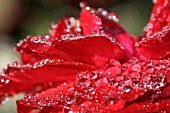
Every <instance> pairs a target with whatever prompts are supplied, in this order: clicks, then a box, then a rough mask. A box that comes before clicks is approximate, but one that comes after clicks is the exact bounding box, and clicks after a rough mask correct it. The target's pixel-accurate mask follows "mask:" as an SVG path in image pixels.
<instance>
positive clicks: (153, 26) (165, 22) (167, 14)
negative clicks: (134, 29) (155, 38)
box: [146, 0, 170, 38]
mask: <svg viewBox="0 0 170 113" xmlns="http://www.w3.org/2000/svg"><path fill="white" fill-rule="evenodd" d="M165 26H170V0H155V5H154V8H153V10H152V14H151V17H150V22H149V24H148V26H147V27H146V37H147V38H149V37H150V36H152V35H153V34H154V33H155V32H159V31H161V30H162V29H163V27H165Z"/></svg>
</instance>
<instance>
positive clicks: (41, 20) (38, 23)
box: [0, 0, 153, 113]
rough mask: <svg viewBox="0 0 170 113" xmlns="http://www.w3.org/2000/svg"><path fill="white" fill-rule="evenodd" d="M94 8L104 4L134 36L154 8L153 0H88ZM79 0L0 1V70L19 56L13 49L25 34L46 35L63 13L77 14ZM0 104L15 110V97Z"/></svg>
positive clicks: (2, 109)
mask: <svg viewBox="0 0 170 113" xmlns="http://www.w3.org/2000/svg"><path fill="white" fill-rule="evenodd" d="M88 1H89V3H90V4H91V5H92V6H93V7H104V8H105V9H107V10H109V11H113V12H115V13H117V15H118V16H119V19H120V23H121V24H122V25H123V26H124V27H125V29H126V30H127V31H128V32H129V33H131V34H133V35H136V36H140V35H142V33H143V28H144V26H146V24H147V23H148V19H149V16H150V13H151V10H152V7H153V3H152V0H88ZM79 2H80V0H0V69H2V68H3V67H5V66H6V64H8V63H11V62H13V61H15V60H19V55H18V54H17V53H16V52H14V51H13V50H12V48H13V47H14V46H15V44H16V43H17V42H18V41H19V40H20V39H23V38H24V37H25V36H26V35H28V34H32V35H37V34H48V30H49V28H50V25H51V23H52V22H57V21H59V20H60V19H61V18H62V17H63V16H65V15H69V16H74V17H77V18H78V16H79V11H80V8H79ZM22 96H23V95H22V94H21V95H19V96H16V97H15V98H12V99H11V100H10V101H9V102H8V103H7V104H5V105H3V106H0V113H15V112H16V110H15V109H16V108H15V107H16V106H15V100H16V99H18V98H21V97H22Z"/></svg>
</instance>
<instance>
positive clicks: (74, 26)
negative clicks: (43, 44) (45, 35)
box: [50, 16, 82, 39]
mask: <svg viewBox="0 0 170 113" xmlns="http://www.w3.org/2000/svg"><path fill="white" fill-rule="evenodd" d="M81 32H82V31H81V26H80V22H79V20H75V19H74V18H73V17H68V16H65V17H64V18H62V19H61V20H60V21H59V22H58V23H57V24H54V23H53V24H52V25H51V30H50V37H52V38H58V39H60V38H61V36H62V35H66V34H81Z"/></svg>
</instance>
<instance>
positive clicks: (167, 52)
mask: <svg viewBox="0 0 170 113" xmlns="http://www.w3.org/2000/svg"><path fill="white" fill-rule="evenodd" d="M169 37H170V27H169V26H166V27H164V28H163V29H162V30H161V31H159V32H156V33H155V34H154V35H153V36H151V37H150V38H147V39H146V38H145V39H143V40H142V41H141V42H139V44H138V45H137V46H136V48H137V54H138V56H139V57H140V58H141V59H144V60H148V59H164V58H169V57H170V38H169Z"/></svg>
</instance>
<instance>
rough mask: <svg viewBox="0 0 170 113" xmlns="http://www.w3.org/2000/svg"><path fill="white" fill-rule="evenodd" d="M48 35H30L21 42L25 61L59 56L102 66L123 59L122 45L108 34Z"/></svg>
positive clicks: (68, 59)
mask: <svg viewBox="0 0 170 113" xmlns="http://www.w3.org/2000/svg"><path fill="white" fill-rule="evenodd" d="M46 37H47V35H46V36H34V37H29V38H27V39H25V40H24V43H21V44H20V46H19V47H18V48H17V50H18V51H20V52H22V53H21V55H22V58H23V60H24V63H25V62H31V63H33V62H35V61H37V60H39V59H43V58H50V59H56V58H59V59H64V60H66V61H74V62H81V63H87V64H90V65H94V66H97V67H102V66H103V65H105V63H106V62H108V61H109V60H110V59H113V58H114V59H117V60H121V59H122V57H123V56H124V51H123V49H122V48H121V47H120V45H118V44H116V43H115V42H112V40H111V39H110V37H108V36H102V35H95V36H85V37H83V36H74V35H63V36H62V37H61V39H62V40H52V39H51V38H49V39H46ZM23 44H24V45H26V47H25V46H24V45H23ZM94 45H95V46H94ZM106 45H107V46H106ZM24 47H25V48H24ZM29 56H31V58H30V59H29V58H28V57H29ZM34 56H35V57H34Z"/></svg>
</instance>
